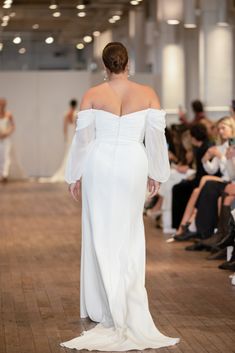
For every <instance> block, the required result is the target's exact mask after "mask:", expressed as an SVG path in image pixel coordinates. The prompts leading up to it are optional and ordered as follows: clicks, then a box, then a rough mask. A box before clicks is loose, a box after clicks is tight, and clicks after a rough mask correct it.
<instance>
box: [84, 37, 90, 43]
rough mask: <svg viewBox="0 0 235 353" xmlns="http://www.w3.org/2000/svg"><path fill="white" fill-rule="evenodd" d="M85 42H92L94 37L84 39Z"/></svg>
mask: <svg viewBox="0 0 235 353" xmlns="http://www.w3.org/2000/svg"><path fill="white" fill-rule="evenodd" d="M83 40H84V42H85V43H90V42H92V37H91V36H85V37H83Z"/></svg>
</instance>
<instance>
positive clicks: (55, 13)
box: [52, 11, 61, 17]
mask: <svg viewBox="0 0 235 353" xmlns="http://www.w3.org/2000/svg"><path fill="white" fill-rule="evenodd" d="M52 16H53V17H60V16H61V12H59V11H56V12H53V14H52Z"/></svg>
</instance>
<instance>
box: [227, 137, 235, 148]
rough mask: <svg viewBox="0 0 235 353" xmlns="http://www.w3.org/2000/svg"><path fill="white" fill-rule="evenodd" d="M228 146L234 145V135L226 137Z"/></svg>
mask: <svg viewBox="0 0 235 353" xmlns="http://www.w3.org/2000/svg"><path fill="white" fill-rule="evenodd" d="M228 144H229V146H235V137H232V138H230V139H228Z"/></svg>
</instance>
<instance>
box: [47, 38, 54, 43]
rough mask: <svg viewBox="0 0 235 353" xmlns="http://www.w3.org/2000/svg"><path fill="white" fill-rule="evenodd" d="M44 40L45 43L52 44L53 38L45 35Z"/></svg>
mask: <svg viewBox="0 0 235 353" xmlns="http://www.w3.org/2000/svg"><path fill="white" fill-rule="evenodd" d="M45 42H46V43H47V44H52V43H53V42H54V38H53V37H47V38H46V39H45Z"/></svg>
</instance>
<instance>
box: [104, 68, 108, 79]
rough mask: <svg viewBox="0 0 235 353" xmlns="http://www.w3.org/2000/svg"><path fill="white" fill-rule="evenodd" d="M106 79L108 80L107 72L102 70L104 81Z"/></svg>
mask: <svg viewBox="0 0 235 353" xmlns="http://www.w3.org/2000/svg"><path fill="white" fill-rule="evenodd" d="M107 79H108V75H107V71H106V70H104V81H107Z"/></svg>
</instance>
